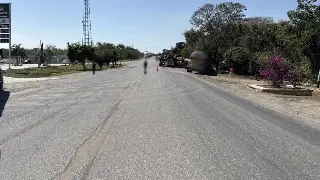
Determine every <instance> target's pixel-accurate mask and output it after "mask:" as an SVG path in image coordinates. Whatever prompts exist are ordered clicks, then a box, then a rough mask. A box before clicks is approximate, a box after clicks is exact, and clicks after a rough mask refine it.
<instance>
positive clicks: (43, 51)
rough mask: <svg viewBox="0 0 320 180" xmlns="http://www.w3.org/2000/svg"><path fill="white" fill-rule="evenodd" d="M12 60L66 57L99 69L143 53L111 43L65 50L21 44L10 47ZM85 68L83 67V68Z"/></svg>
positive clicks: (76, 45) (74, 45) (6, 53)
mask: <svg viewBox="0 0 320 180" xmlns="http://www.w3.org/2000/svg"><path fill="white" fill-rule="evenodd" d="M11 55H12V58H15V57H21V58H22V59H26V58H30V57H31V56H32V57H34V58H36V59H37V58H38V59H39V58H40V63H44V62H45V61H46V62H47V63H50V60H51V59H52V58H53V57H54V56H57V55H67V56H68V59H69V60H70V62H71V63H74V62H76V61H78V62H79V63H82V64H83V65H84V64H85V61H86V60H89V61H95V62H96V63H97V64H98V65H99V66H100V67H102V66H103V64H106V65H108V66H109V63H110V62H112V63H113V64H114V63H116V62H117V61H118V60H123V59H139V58H141V57H142V56H143V53H142V52H140V51H139V50H138V49H135V48H133V47H131V46H126V45H123V44H118V45H114V44H112V43H105V42H103V43H102V42H98V43H97V44H96V45H93V46H86V45H82V44H80V43H71V44H70V43H68V47H67V48H66V49H61V48H57V47H56V46H54V45H50V44H48V45H46V46H44V47H43V44H42V46H41V47H39V48H31V49H28V48H24V47H23V46H22V44H14V45H12V50H11ZM8 57H9V50H8V49H3V57H2V58H8ZM84 68H85V66H84Z"/></svg>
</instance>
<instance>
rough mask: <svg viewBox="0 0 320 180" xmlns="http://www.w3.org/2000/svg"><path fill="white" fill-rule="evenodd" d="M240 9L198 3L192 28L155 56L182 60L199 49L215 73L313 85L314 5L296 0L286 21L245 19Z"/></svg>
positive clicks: (319, 9)
mask: <svg viewBox="0 0 320 180" xmlns="http://www.w3.org/2000/svg"><path fill="white" fill-rule="evenodd" d="M246 10H247V9H246V6H245V5H243V4H240V3H236V2H225V3H220V4H204V5H203V6H201V7H199V8H198V9H197V10H196V11H195V12H194V13H193V15H192V16H191V19H190V23H191V24H192V26H193V28H192V29H190V30H187V31H185V33H184V36H185V40H186V42H178V43H176V46H175V47H173V48H172V49H168V50H167V49H164V50H163V52H161V54H173V55H176V56H183V57H185V58H188V57H189V56H190V54H191V53H192V52H193V51H195V50H200V51H204V52H205V53H207V54H208V55H209V56H210V57H211V59H212V64H213V65H214V66H215V67H216V69H217V71H218V72H219V73H225V72H226V71H228V70H229V69H231V68H232V69H233V73H234V74H236V75H245V76H256V77H257V78H264V79H266V80H267V81H269V82H270V84H272V85H274V86H277V87H278V86H279V85H280V84H282V83H283V81H290V82H291V83H292V84H294V85H298V84H299V83H301V82H309V83H312V82H313V83H314V82H315V81H316V79H317V75H318V72H319V68H320V24H319V22H318V19H319V16H320V5H319V3H318V2H317V0H311V1H310V0H298V1H297V8H296V9H294V10H290V11H289V12H287V14H288V19H286V20H279V21H275V20H273V18H272V17H247V16H245V14H244V13H245V11H246Z"/></svg>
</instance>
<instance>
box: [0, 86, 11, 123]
mask: <svg viewBox="0 0 320 180" xmlns="http://www.w3.org/2000/svg"><path fill="white" fill-rule="evenodd" d="M9 96H10V92H9V91H0V117H2V113H3V111H4V107H5V106H6V103H7V101H8V99H9Z"/></svg>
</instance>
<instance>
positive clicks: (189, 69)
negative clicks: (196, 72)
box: [185, 59, 192, 72]
mask: <svg viewBox="0 0 320 180" xmlns="http://www.w3.org/2000/svg"><path fill="white" fill-rule="evenodd" d="M185 61H186V63H187V66H186V69H187V72H192V69H191V60H190V59H185Z"/></svg>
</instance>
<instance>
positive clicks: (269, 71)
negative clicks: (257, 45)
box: [260, 56, 298, 87]
mask: <svg viewBox="0 0 320 180" xmlns="http://www.w3.org/2000/svg"><path fill="white" fill-rule="evenodd" d="M260 75H261V76H262V77H263V78H264V79H265V80H267V81H269V82H270V83H271V85H272V86H275V87H280V85H282V84H283V81H289V82H290V83H292V84H293V85H294V86H296V85H297V82H298V80H297V75H296V73H295V72H294V71H293V70H292V69H291V68H290V67H289V66H288V64H287V63H286V62H285V60H284V59H283V58H281V57H279V56H272V57H270V58H269V59H268V64H267V67H266V68H265V69H263V70H262V71H260Z"/></svg>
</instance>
